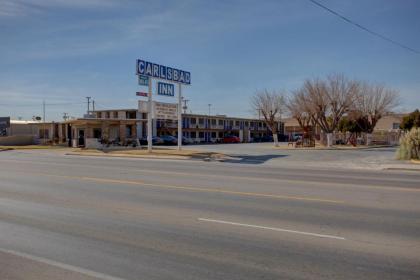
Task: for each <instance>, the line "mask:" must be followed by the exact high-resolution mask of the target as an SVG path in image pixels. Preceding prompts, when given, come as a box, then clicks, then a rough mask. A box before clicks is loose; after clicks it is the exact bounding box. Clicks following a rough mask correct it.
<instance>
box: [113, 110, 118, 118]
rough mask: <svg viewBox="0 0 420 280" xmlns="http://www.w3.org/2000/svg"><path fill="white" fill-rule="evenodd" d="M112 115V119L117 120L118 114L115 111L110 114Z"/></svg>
mask: <svg viewBox="0 0 420 280" xmlns="http://www.w3.org/2000/svg"><path fill="white" fill-rule="evenodd" d="M112 113H113V114H112V118H114V119H118V112H117V111H115V112H112Z"/></svg>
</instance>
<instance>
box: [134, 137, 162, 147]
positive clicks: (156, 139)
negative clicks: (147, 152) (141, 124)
mask: <svg viewBox="0 0 420 280" xmlns="http://www.w3.org/2000/svg"><path fill="white" fill-rule="evenodd" d="M152 144H153V145H159V144H163V140H162V139H161V138H160V137H157V136H153V137H152ZM140 145H147V137H142V138H140Z"/></svg>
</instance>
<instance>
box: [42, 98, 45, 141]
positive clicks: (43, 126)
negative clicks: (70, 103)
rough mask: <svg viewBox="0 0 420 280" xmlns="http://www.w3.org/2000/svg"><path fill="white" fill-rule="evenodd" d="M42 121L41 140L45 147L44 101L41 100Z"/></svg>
mask: <svg viewBox="0 0 420 280" xmlns="http://www.w3.org/2000/svg"><path fill="white" fill-rule="evenodd" d="M42 120H43V125H42V130H43V131H42V134H43V135H42V139H43V142H44V145H45V100H42Z"/></svg>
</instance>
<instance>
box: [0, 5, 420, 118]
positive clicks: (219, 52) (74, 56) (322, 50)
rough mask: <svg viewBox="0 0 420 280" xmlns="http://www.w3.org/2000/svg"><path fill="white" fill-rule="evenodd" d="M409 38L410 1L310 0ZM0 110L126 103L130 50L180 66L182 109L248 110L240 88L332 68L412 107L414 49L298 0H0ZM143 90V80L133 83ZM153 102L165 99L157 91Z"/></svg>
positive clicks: (51, 111) (414, 31)
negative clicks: (185, 105) (184, 74)
mask: <svg viewBox="0 0 420 280" xmlns="http://www.w3.org/2000/svg"><path fill="white" fill-rule="evenodd" d="M319 1H320V2H321V3H323V4H325V5H327V6H328V7H330V8H332V9H334V10H336V11H338V12H340V13H342V14H344V15H346V16H347V17H349V18H351V19H353V20H354V21H356V22H358V23H360V24H362V25H365V26H367V27H369V28H371V29H373V30H375V31H376V32H379V33H381V34H384V35H386V36H388V37H390V38H393V39H394V40H396V41H399V42H401V43H403V44H406V45H408V46H410V47H412V48H415V49H417V50H419V49H420V16H419V14H420V2H419V1H417V0H399V1H395V0H354V1H341V0H340V1H339V0H335V1H333V0H319ZM0 42H1V44H0V115H1V116H9V115H10V116H12V118H18V117H22V118H23V119H30V118H31V117H32V116H33V115H41V114H42V106H41V104H42V100H43V99H45V100H46V102H47V104H52V105H47V120H60V119H61V116H62V113H63V112H67V113H69V114H70V115H72V116H76V117H77V116H81V115H82V114H83V113H84V112H85V110H86V104H85V101H86V99H85V97H86V96H91V97H93V98H94V99H95V101H96V104H97V108H100V109H105V108H106V109H112V108H136V106H137V103H136V101H137V99H138V98H137V97H136V96H135V92H136V91H138V90H141V89H142V88H141V87H140V86H138V85H137V80H136V76H135V60H136V59H137V58H143V59H145V60H148V61H152V62H156V63H159V64H164V65H168V66H172V67H176V68H179V69H183V70H187V71H190V72H191V76H192V78H191V79H192V85H191V86H189V87H184V90H183V91H184V95H185V96H186V98H187V99H189V100H191V101H190V103H189V105H190V109H191V110H192V111H193V112H194V113H207V112H208V105H207V104H209V103H211V104H212V107H211V111H212V113H218V114H228V115H232V116H253V115H254V113H253V112H252V111H251V110H250V105H249V100H250V96H252V94H253V93H254V92H255V91H256V90H257V89H262V88H267V89H275V90H282V91H285V92H288V91H291V90H293V89H296V88H298V87H299V86H300V85H301V84H302V82H303V80H304V79H305V78H313V77H324V76H326V75H328V74H331V73H344V74H346V75H347V76H348V77H350V78H357V79H361V80H367V81H372V82H378V83H384V84H386V85H387V86H389V87H392V88H394V89H397V90H399V91H400V95H401V107H400V108H399V110H400V111H409V110H413V109H415V108H418V107H420V98H419V95H420V55H419V54H415V53H412V52H409V51H407V50H404V49H402V48H400V47H398V46H395V45H393V44H390V43H388V42H385V41H383V40H381V39H379V38H377V37H374V36H372V35H370V34H368V33H366V32H364V31H362V30H360V29H357V28H355V27H354V26H352V25H349V24H348V23H346V22H344V21H342V20H340V19H339V18H337V17H335V16H333V15H331V14H329V13H328V12H326V11H325V10H322V9H320V8H319V7H317V6H315V5H314V4H312V3H311V2H310V1H308V0H295V1H290V0H289V1H287V0H273V1H270V0H260V1H258V0H237V1H233V0H232V1H229V0H225V1H216V0H215V1H199V0H196V1H194V0H179V1H158V0H151V1H140V0H138V1H129V0H72V1H66V0H55V1H54V0H37V1H35V0H34V1H30V0H0ZM143 90H144V88H143ZM160 100H161V101H166V102H172V101H173V102H175V101H176V100H175V99H173V98H172V99H171V98H169V97H161V98H160Z"/></svg>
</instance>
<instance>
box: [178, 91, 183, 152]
mask: <svg viewBox="0 0 420 280" xmlns="http://www.w3.org/2000/svg"><path fill="white" fill-rule="evenodd" d="M181 106H182V92H181V83H178V150H181V147H182V113H181V108H182V107H181Z"/></svg>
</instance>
